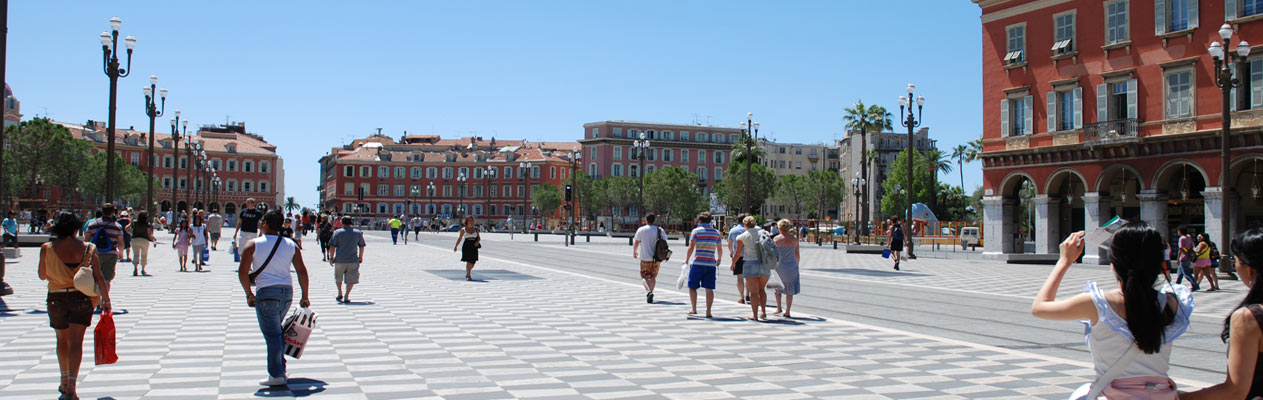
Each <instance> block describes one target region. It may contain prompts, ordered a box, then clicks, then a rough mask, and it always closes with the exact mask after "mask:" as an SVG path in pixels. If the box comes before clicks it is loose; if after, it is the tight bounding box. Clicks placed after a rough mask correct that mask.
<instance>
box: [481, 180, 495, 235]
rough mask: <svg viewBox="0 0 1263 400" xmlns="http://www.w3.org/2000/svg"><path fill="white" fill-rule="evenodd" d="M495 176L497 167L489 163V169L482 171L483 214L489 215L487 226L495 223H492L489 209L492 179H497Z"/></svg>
mask: <svg viewBox="0 0 1263 400" xmlns="http://www.w3.org/2000/svg"><path fill="white" fill-rule="evenodd" d="M495 177H496V167H492V166H490V165H488V166H487V169H486V170H485V171H483V172H482V178H483V185H482V186H483V188H482V198H483V206H482V213H483V215H485V216H486V217H487V226H491V225H493V224H492V223H491V213H490V212H489V211H490V210H491V185H492V183H491V180H492V179H495Z"/></svg>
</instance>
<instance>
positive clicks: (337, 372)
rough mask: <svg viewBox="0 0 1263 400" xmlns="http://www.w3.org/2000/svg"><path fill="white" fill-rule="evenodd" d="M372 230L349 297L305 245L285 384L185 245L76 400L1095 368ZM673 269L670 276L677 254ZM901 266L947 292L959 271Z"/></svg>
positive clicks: (227, 288) (26, 274)
mask: <svg viewBox="0 0 1263 400" xmlns="http://www.w3.org/2000/svg"><path fill="white" fill-rule="evenodd" d="M163 239H164V240H165V238H163ZM449 239H450V240H454V238H449ZM492 240H495V239H492ZM519 240H520V238H519ZM558 241H559V240H558ZM308 242H309V243H310V241H308ZM368 242H369V246H370V247H369V250H368V252H367V254H366V257H365V258H366V264H365V265H364V267H363V268H362V269H361V279H362V280H363V283H362V284H361V285H358V286H357V287H356V288H355V291H354V292H353V293H352V298H353V303H351V304H346V305H342V304H336V303H335V302H334V299H333V298H334V294H335V293H334V289H333V283H332V268H331V267H329V265H328V264H325V263H322V262H320V261H319V254H318V251H316V250H313V249H311V247H314V246H309V248H308V249H307V250H305V251H304V257H305V258H306V260H307V262H308V268H309V269H310V271H311V272H312V303H313V306H312V308H313V309H314V310H316V312H318V313H319V314H320V319H319V322H320V326H319V328H318V329H317V331H316V332H315V333H314V334H313V336H312V339H311V342H310V344H309V347H308V349H307V351H306V353H305V354H304V357H303V358H302V359H301V360H292V359H291V360H290V361H289V364H288V365H289V375H290V377H291V382H290V385H289V386H288V387H287V388H271V389H269V388H261V387H260V386H258V385H257V381H258V380H260V379H262V378H264V375H266V373H265V371H266V369H265V367H266V362H265V360H264V357H263V353H264V344H263V340H262V338H261V336H260V335H259V332H258V328H257V325H256V323H255V317H254V313H253V310H252V309H250V308H248V307H247V306H246V304H245V300H244V296H243V295H242V294H241V289H240V287H239V285H238V284H237V281H236V274H235V265H233V264H231V263H230V261H231V257H230V256H229V255H228V254H227V253H226V252H223V251H221V252H217V253H215V254H214V255H213V256H212V257H213V260H212V265H211V271H210V272H203V273H180V272H176V271H177V267H176V266H175V264H174V262H173V259H174V251H173V250H170V248H169V247H166V248H164V247H160V248H158V249H155V250H154V251H152V252H151V258H152V259H153V262H154V264H153V265H152V266H151V267H150V268H149V272H150V273H151V274H152V275H151V276H148V277H132V276H130V275H128V274H125V273H121V274H120V276H119V278H117V279H116V280H115V284H114V289H113V290H114V293H113V295H114V303H115V307H116V308H117V309H119V310H118V311H117V312H118V313H119V314H117V315H116V316H115V320H116V323H117V324H118V338H119V339H118V353H119V357H120V361H119V362H118V363H117V364H114V365H106V366H93V365H92V356H91V354H92V344H91V335H90V334H89V337H88V338H86V340H85V353H86V354H87V355H86V357H85V361H84V365H83V370H82V372H81V375H80V381H81V383H80V388H79V391H80V395H81V396H82V397H84V398H89V397H91V398H98V397H112V398H119V399H126V398H141V397H143V398H168V397H170V398H254V397H258V396H282V397H288V396H296V397H307V396H310V397H327V398H339V399H342V398H371V399H378V398H382V399H385V398H445V399H499V398H547V399H561V398H592V399H622V398H671V399H710V398H741V399H758V398H769V399H771V398H775V399H795V398H836V399H1014V398H1048V399H1063V398H1065V397H1066V396H1067V394H1068V393H1069V392H1070V391H1071V390H1072V389H1073V388H1074V387H1076V386H1078V385H1079V384H1081V383H1083V382H1086V381H1087V380H1088V379H1089V378H1090V376H1091V370H1090V369H1089V368H1088V365H1087V364H1086V363H1084V362H1082V361H1071V360H1065V359H1060V358H1056V357H1048V356H1044V355H1037V354H1033V353H1026V352H1022V351H1016V350H1011V349H1001V348H996V347H990V346H983V345H976V344H972V343H967V342H963V341H958V340H949V339H940V338H936V337H933V336H927V335H924V334H921V333H912V332H905V331H899V330H894V329H888V328H881V327H875V326H870V325H864V324H859V323H853V322H848V321H842V320H835V319H826V318H823V317H817V316H811V315H807V314H799V315H798V316H797V318H796V319H792V320H788V319H775V318H774V319H773V320H772V321H770V322H762V323H758V322H750V321H745V320H743V319H742V318H743V317H744V316H746V315H747V314H748V313H749V309H748V308H745V307H744V306H740V305H737V304H735V303H731V302H724V301H717V302H716V308H715V314H716V317H717V318H715V319H709V320H708V319H704V318H691V317H687V316H685V315H684V313H685V311H686V308H685V305H684V304H686V303H687V301H688V300H687V296H686V295H685V294H683V293H680V292H676V291H674V290H664V288H660V289H659V295H658V296H657V297H658V298H657V300H658V303H657V304H645V303H644V302H643V301H629V300H628V299H629V298H636V296H635V294H636V293H639V292H640V289H639V288H638V287H636V285H632V284H627V283H622V282H615V281H611V280H606V279H602V278H594V277H590V276H585V275H582V274H577V273H573V272H570V271H567V270H566V269H567V265H566V264H567V261H566V260H561V261H559V262H558V263H557V265H537V264H530V263H524V262H519V261H516V260H512V259H507V258H496V257H484V258H483V262H481V263H480V264H479V269H477V270H475V277H476V278H478V279H477V280H476V281H474V282H466V281H464V280H463V270H460V269H458V268H460V267H461V264H460V262H459V261H458V258H459V256H458V255H457V254H455V253H451V252H449V251H448V250H447V249H446V248H441V247H439V246H438V245H441V244H443V243H439V242H437V241H433V242H426V241H423V242H422V243H416V242H413V243H412V244H410V245H407V246H404V245H399V246H392V245H390V240H389V234H388V233H385V234H383V233H378V232H374V233H371V234H370V237H369V238H368ZM446 242H447V240H444V243H446ZM624 245H625V243H624ZM588 249H589V250H588V251H605V250H609V249H617V250H619V251H621V250H622V248H616V247H614V246H613V245H611V246H609V248H608V249H604V248H601V247H588ZM610 251H613V250H610ZM37 254H38V253H37V252H36V251H34V250H33V249H32V250H31V251H27V252H26V257H23V258H22V259H20V260H18V261H16V262H13V263H10V264H9V265H8V270H9V272H8V275H9V276H8V280H9V281H10V283H11V284H12V285H13V286H14V288H15V290H16V291H17V294H16V295H14V296H6V297H3V298H0V300H2V301H3V303H0V355H2V356H0V398H53V397H55V395H56V386H57V380H58V367H57V361H56V355H55V352H54V336H53V332H52V330H51V329H50V328H48V325H47V315H46V314H44V313H43V312H42V310H43V309H44V305H43V299H44V295H43V292H44V287H45V286H43V283H42V282H40V281H38V279H37V278H36V277H35V268H34V266H35V263H36V258H37ZM811 254H812V253H810V252H809V253H807V254H804V256H806V257H815V256H814V255H811ZM820 257H825V256H824V255H821V256H820ZM808 260H810V258H808ZM861 268H862V267H861ZM874 270H876V268H874ZM1090 271H1092V270H1085V271H1084V272H1090ZM1097 271H1099V269H1097ZM120 272H128V271H124V270H123V269H120ZM805 273H816V272H810V271H808V272H805ZM968 274H969V272H968V271H965V272H962V273H961V275H962V276H965V275H968ZM663 277H664V279H663V280H664V281H666V280H671V281H674V277H675V271H674V270H673V268H669V267H666V266H664V268H663ZM973 278H975V281H976V278H977V276H976V273H975V275H974V276H973ZM863 279H885V278H883V277H881V276H865V277H863ZM904 279H905V280H903V281H901V282H904V283H907V284H936V285H943V286H944V287H949V288H950V286H951V285H952V284H951V282H953V279H956V278H953V277H951V276H939V277H936V278H935V277H926V278H925V281H926V282H918V281H917V280H916V279H919V277H915V276H913V277H904ZM960 280H961V281H965V280H966V279H965V278H961V279H960ZM672 283H673V282H672ZM664 284H665V283H664ZM1067 285H1073V284H1071V283H1068V284H1067ZM1225 287H1229V285H1225ZM1027 289H1029V288H1027V287H1017V286H1014V287H1011V288H1008V289H1002V290H1011V291H1013V292H1014V293H1019V292H1022V291H1023V290H1027ZM997 290H1001V289H997ZM1030 290H1032V291H1033V290H1034V289H1030ZM612 294H617V295H612ZM1022 294H1023V295H1029V292H1027V293H1022ZM296 295H297V294H296ZM1225 297H1229V296H1225ZM1231 297H1234V298H1239V296H1231ZM640 298H642V299H643V297H640ZM295 300H297V297H296V298H295ZM1199 300H1200V299H1199ZM925 332H932V329H926V330H925Z"/></svg>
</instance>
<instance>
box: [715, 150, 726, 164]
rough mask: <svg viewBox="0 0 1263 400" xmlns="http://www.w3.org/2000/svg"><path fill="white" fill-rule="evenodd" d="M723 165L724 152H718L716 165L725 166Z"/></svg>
mask: <svg viewBox="0 0 1263 400" xmlns="http://www.w3.org/2000/svg"><path fill="white" fill-rule="evenodd" d="M723 163H724V152H722V151H716V152H715V164H723Z"/></svg>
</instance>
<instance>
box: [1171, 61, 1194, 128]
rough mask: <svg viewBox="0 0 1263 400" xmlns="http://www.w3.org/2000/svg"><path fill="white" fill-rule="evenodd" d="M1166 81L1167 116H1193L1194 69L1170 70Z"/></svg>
mask: <svg viewBox="0 0 1263 400" xmlns="http://www.w3.org/2000/svg"><path fill="white" fill-rule="evenodd" d="M1166 81H1167V84H1166V107H1165V108H1166V118H1167V119H1172V118H1187V117H1192V116H1193V85H1192V82H1193V71H1191V70H1182V71H1168V72H1167V73H1166Z"/></svg>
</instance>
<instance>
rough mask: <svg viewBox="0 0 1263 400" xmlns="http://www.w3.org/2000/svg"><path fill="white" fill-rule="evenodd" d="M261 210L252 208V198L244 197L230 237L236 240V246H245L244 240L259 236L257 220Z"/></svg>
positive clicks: (261, 216) (260, 216) (261, 213)
mask: <svg viewBox="0 0 1263 400" xmlns="http://www.w3.org/2000/svg"><path fill="white" fill-rule="evenodd" d="M262 218H263V212H262V211H259V209H257V208H254V198H253V197H251V198H248V199H246V206H245V208H242V209H241V214H238V215H237V230H235V231H233V232H232V239H233V240H236V241H237V248H238V249H240V248H242V247H245V245H246V242H248V241H250V240H251V239H254V238H256V237H259V220H260V219H262Z"/></svg>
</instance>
